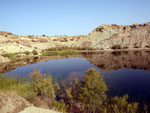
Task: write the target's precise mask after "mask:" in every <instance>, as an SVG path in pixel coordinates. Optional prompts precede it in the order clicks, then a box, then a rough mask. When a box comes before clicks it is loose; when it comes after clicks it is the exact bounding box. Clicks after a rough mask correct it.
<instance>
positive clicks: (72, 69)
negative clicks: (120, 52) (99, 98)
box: [6, 58, 150, 102]
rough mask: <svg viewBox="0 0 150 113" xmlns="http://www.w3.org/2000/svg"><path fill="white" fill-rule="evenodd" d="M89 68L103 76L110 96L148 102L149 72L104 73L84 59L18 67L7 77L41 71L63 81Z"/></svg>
mask: <svg viewBox="0 0 150 113" xmlns="http://www.w3.org/2000/svg"><path fill="white" fill-rule="evenodd" d="M91 67H94V68H96V69H97V70H99V71H100V72H101V74H102V75H104V79H105V81H106V83H107V86H108V88H109V92H108V94H110V95H123V94H129V96H130V97H134V98H137V99H138V100H139V99H142V100H144V99H145V100H146V99H147V101H149V102H150V90H149V89H150V71H146V70H140V69H117V70H109V71H104V70H101V69H99V68H97V67H96V66H94V65H93V64H91V63H90V62H89V61H87V60H86V59H84V58H67V59H56V60H49V61H45V62H39V63H36V64H32V65H27V66H22V67H18V68H16V69H14V70H12V71H10V72H8V73H6V74H7V75H13V76H14V75H17V76H21V77H22V76H27V75H28V74H29V73H31V72H33V69H34V68H36V69H37V70H41V72H42V73H45V74H51V75H52V76H62V78H63V79H65V80H66V79H72V78H73V77H75V76H77V77H80V76H82V75H84V73H85V72H86V71H87V70H88V69H89V68H91Z"/></svg>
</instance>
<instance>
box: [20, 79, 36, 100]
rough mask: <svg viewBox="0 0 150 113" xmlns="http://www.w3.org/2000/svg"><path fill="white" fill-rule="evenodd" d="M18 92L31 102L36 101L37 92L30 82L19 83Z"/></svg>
mask: <svg viewBox="0 0 150 113" xmlns="http://www.w3.org/2000/svg"><path fill="white" fill-rule="evenodd" d="M17 93H18V94H19V95H21V96H23V97H24V98H25V99H27V100H29V101H30V102H32V101H34V100H35V99H36V97H37V94H36V93H35V92H34V91H33V89H31V87H30V83H29V82H27V83H24V84H21V85H19V86H18V87H17Z"/></svg>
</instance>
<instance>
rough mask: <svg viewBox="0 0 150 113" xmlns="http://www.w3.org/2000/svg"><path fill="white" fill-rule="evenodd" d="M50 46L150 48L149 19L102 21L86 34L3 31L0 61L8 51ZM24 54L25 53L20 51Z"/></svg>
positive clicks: (39, 50)
mask: <svg viewBox="0 0 150 113" xmlns="http://www.w3.org/2000/svg"><path fill="white" fill-rule="evenodd" d="M50 48H77V49H81V50H82V49H84V50H89V49H92V50H112V49H129V50H132V49H135V48H136V49H138V48H140V49H149V48H150V23H144V24H133V25H126V26H125V25H120V26H119V25H115V24H111V25H101V26H99V27H97V28H96V29H94V30H93V31H92V32H91V33H89V34H88V35H86V36H83V35H81V36H53V37H52V36H45V35H43V36H20V35H14V34H12V33H9V32H0V62H7V61H9V59H8V58H7V57H6V56H5V55H4V54H5V53H23V52H25V51H28V52H32V51H33V50H35V51H37V52H38V55H40V54H41V51H43V50H45V49H50ZM21 56H24V54H21Z"/></svg>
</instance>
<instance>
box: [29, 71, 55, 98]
mask: <svg viewBox="0 0 150 113" xmlns="http://www.w3.org/2000/svg"><path fill="white" fill-rule="evenodd" d="M29 77H30V78H31V82H30V87H31V89H32V90H33V91H34V92H35V93H36V94H37V96H41V97H43V98H55V92H54V86H53V83H52V77H51V76H48V77H46V76H45V75H43V74H41V73H40V71H37V70H36V69H34V71H33V73H31V74H30V75H29Z"/></svg>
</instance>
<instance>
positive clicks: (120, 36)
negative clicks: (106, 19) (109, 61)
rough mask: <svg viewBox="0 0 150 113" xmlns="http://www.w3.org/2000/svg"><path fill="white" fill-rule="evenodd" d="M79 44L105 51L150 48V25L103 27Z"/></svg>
mask: <svg viewBox="0 0 150 113" xmlns="http://www.w3.org/2000/svg"><path fill="white" fill-rule="evenodd" d="M79 42H80V43H81V45H82V46H85V47H89V48H93V49H103V50H106V49H112V48H115V47H116V48H122V49H132V48H150V23H144V24H133V25H130V26H125V25H121V26H118V25H114V24H112V25H101V26H99V27H97V28H96V29H95V30H93V31H92V32H91V33H90V34H89V35H88V36H87V37H86V38H84V39H83V38H82V40H80V41H79ZM79 42H78V43H79Z"/></svg>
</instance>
